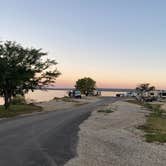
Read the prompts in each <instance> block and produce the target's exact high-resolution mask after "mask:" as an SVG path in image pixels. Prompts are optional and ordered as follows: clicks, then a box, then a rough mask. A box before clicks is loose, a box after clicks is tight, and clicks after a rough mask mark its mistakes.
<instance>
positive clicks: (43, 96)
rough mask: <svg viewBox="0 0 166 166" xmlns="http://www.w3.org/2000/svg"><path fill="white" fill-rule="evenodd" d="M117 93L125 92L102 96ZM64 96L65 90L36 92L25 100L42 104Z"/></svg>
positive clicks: (27, 95)
mask: <svg viewBox="0 0 166 166" xmlns="http://www.w3.org/2000/svg"><path fill="white" fill-rule="evenodd" d="M117 93H125V92H112V91H101V95H102V96H116V94H117ZM64 96H67V91H65V90H42V91H41V90H35V91H34V92H29V93H28V94H26V95H25V98H26V100H27V101H28V102H42V101H49V100H52V99H53V98H54V97H64ZM3 103H4V102H3V99H2V98H0V105H2V104H3Z"/></svg>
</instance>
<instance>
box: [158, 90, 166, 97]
mask: <svg viewBox="0 0 166 166" xmlns="http://www.w3.org/2000/svg"><path fill="white" fill-rule="evenodd" d="M159 96H160V98H161V99H166V91H165V90H163V91H160V93H159Z"/></svg>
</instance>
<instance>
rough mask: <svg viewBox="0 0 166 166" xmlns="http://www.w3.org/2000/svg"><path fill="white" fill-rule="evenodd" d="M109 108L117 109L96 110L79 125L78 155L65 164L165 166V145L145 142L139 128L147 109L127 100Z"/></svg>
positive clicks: (73, 165) (69, 165)
mask: <svg viewBox="0 0 166 166" xmlns="http://www.w3.org/2000/svg"><path fill="white" fill-rule="evenodd" d="M106 107H109V108H110V107H111V109H112V110H114V112H113V113H109V114H106V113H99V112H97V111H94V112H93V113H92V115H91V116H90V117H89V118H88V119H87V120H86V121H84V123H83V124H81V125H80V131H79V135H78V137H79V141H78V145H77V156H76V157H75V158H73V159H72V160H70V161H69V162H68V163H66V166H78V165H79V166H108V165H109V166H133V165H134V166H156V165H157V166H165V164H166V145H164V144H156V143H153V144H152V143H147V142H145V140H144V137H143V133H142V131H140V130H138V129H136V127H137V126H139V125H142V124H144V122H145V115H146V114H148V112H147V111H146V110H145V109H143V108H142V107H141V106H139V105H135V104H131V103H127V102H125V101H117V102H115V103H113V104H110V105H108V106H106Z"/></svg>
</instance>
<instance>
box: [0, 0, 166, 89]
mask: <svg viewBox="0 0 166 166" xmlns="http://www.w3.org/2000/svg"><path fill="white" fill-rule="evenodd" d="M0 7H1V9H0V40H15V41H17V42H19V43H21V44H24V45H25V46H34V47H37V48H43V50H44V51H46V52H48V53H49V57H50V58H55V59H56V60H57V61H58V63H59V64H58V66H57V67H58V69H59V70H60V71H61V72H62V76H61V77H60V78H58V80H57V87H72V86H73V85H74V82H75V81H76V80H77V79H78V78H81V77H84V76H89V77H92V78H93V79H95V80H96V81H97V85H98V87H107V88H108V87H109V88H133V87H135V86H136V85H137V84H139V83H145V82H150V83H152V84H153V85H155V86H157V87H158V88H164V89H166V77H165V75H166V9H165V8H166V1H165V0H0Z"/></svg>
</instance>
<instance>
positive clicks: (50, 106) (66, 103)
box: [35, 97, 100, 111]
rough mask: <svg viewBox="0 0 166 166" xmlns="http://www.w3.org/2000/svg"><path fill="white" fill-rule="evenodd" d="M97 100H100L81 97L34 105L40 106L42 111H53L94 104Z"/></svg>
mask: <svg viewBox="0 0 166 166" xmlns="http://www.w3.org/2000/svg"><path fill="white" fill-rule="evenodd" d="M98 100H100V98H99V97H83V98H82V99H70V98H59V99H54V100H50V101H48V102H39V103H35V105H37V106H41V107H42V108H43V111H54V110H60V109H68V108H73V107H77V106H80V105H84V104H88V103H91V102H96V101H98Z"/></svg>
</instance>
